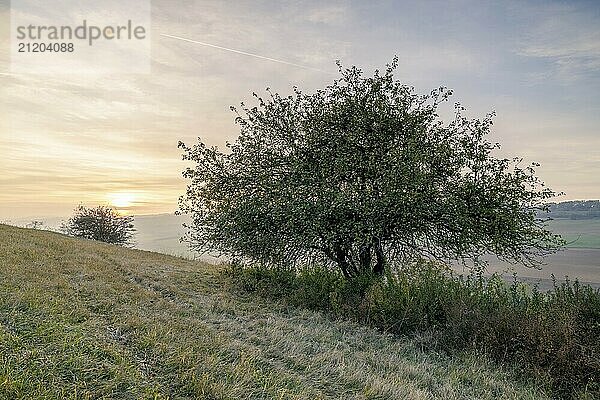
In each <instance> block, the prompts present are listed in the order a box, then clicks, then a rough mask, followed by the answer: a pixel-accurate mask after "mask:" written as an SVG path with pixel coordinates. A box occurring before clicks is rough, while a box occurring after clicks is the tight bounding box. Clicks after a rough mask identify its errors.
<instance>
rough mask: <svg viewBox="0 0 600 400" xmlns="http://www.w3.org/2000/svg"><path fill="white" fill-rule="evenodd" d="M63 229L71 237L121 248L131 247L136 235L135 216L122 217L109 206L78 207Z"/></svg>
mask: <svg viewBox="0 0 600 400" xmlns="http://www.w3.org/2000/svg"><path fill="white" fill-rule="evenodd" d="M62 229H63V231H64V232H66V233H67V234H68V235H71V236H76V237H82V238H85V239H91V240H99V241H101V242H106V243H112V244H117V245H120V246H128V245H131V244H132V240H133V235H134V233H135V228H134V225H133V216H130V215H120V214H119V213H118V212H117V211H116V210H114V209H113V208H111V207H108V206H98V207H95V208H87V207H84V206H79V207H77V208H76V209H75V213H74V215H73V216H72V217H71V218H70V219H69V220H68V221H66V222H65V223H64V224H63V228H62Z"/></svg>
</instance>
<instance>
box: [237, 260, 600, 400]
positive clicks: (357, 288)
mask: <svg viewBox="0 0 600 400" xmlns="http://www.w3.org/2000/svg"><path fill="white" fill-rule="evenodd" d="M229 275H230V276H231V277H232V278H233V280H234V281H235V282H236V283H237V284H239V285H241V287H242V288H243V289H244V290H246V291H251V292H256V293H259V294H261V295H264V296H268V297H271V298H277V299H282V300H284V301H286V302H288V303H290V304H291V305H294V306H300V307H305V308H309V309H313V310H322V311H327V312H329V313H330V314H331V315H333V316H334V317H337V318H343V319H351V320H356V321H360V322H362V323H365V324H368V325H371V326H374V327H377V328H379V329H381V330H384V331H387V332H392V333H395V334H401V335H414V334H416V333H419V334H420V337H427V338H429V339H428V340H426V342H424V344H425V345H427V346H429V347H434V348H436V349H438V350H443V351H448V352H455V351H457V350H477V351H480V352H481V351H482V352H485V353H486V354H488V355H489V356H491V357H492V358H493V359H494V360H496V361H498V362H500V363H503V364H505V363H509V364H511V365H515V366H516V367H517V368H518V369H520V370H522V371H523V372H525V373H526V375H529V376H531V377H534V378H535V379H536V380H541V381H543V382H547V385H548V387H549V389H550V390H551V391H552V393H553V394H554V395H555V396H557V397H561V398H600V290H598V289H593V288H591V287H589V286H584V285H581V284H579V282H577V281H575V282H570V281H567V282H564V283H561V284H557V283H556V281H555V282H554V286H553V288H552V289H551V290H549V291H547V292H540V291H538V290H537V289H536V288H531V287H530V286H527V285H525V284H523V283H519V282H518V281H517V280H516V277H515V280H514V282H513V283H512V284H510V283H507V282H506V281H505V280H504V279H502V278H501V277H500V276H497V275H493V276H492V277H491V278H486V277H483V276H482V275H481V274H479V275H476V274H472V275H469V276H466V277H464V276H457V275H454V274H453V273H452V272H451V271H450V270H448V269H447V268H445V267H444V266H441V265H439V264H436V263H432V262H424V261H423V262H419V263H417V264H415V265H412V266H410V267H404V268H401V269H399V270H397V271H395V272H393V273H391V272H390V273H388V274H387V275H386V276H385V277H384V278H376V277H373V276H368V275H365V276H363V277H360V278H358V279H354V280H346V279H343V277H342V276H341V275H340V274H338V273H337V272H335V271H330V270H327V269H324V268H319V267H311V268H305V269H301V270H299V271H286V270H272V269H264V268H260V267H246V268H242V267H240V266H234V267H231V268H230V269H229ZM423 333H426V335H423Z"/></svg>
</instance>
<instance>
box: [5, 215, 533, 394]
mask: <svg viewBox="0 0 600 400" xmlns="http://www.w3.org/2000/svg"><path fill="white" fill-rule="evenodd" d="M541 397H542V395H541V393H539V392H537V391H536V390H535V389H534V388H532V387H531V386H527V385H526V384H524V383H516V382H515V381H513V380H511V379H510V376H509V374H508V373H506V372H503V371H499V370H498V369H497V367H493V366H491V365H490V364H489V363H487V362H485V360H482V359H481V358H479V357H475V356H464V357H461V358H450V357H447V356H443V355H439V354H435V353H431V352H423V351H421V350H420V349H419V348H418V345H417V342H416V341H412V340H409V339H398V338H393V337H391V336H389V335H385V334H382V333H378V332H376V331H373V330H371V329H367V328H364V327H360V326H358V325H355V324H352V323H349V322H337V321H332V320H330V319H328V318H326V317H324V316H322V315H321V314H319V313H313V312H308V311H302V310H296V309H289V308H286V307H284V306H282V305H279V304H276V303H270V302H267V301H266V300H259V299H257V298H255V297H250V296H241V295H239V294H236V293H235V292H234V291H232V290H230V289H229V288H228V287H227V283H226V280H225V279H224V278H223V277H222V276H221V274H220V273H219V269H218V267H214V266H210V265H207V264H202V263H196V262H192V261H188V260H184V259H180V258H175V257H170V256H165V255H161V254H157V253H150V252H143V251H137V250H127V249H122V248H118V247H115V246H110V245H105V244H101V243H96V242H90V241H84V240H77V239H72V238H67V237H64V236H62V235H58V234H54V233H49V232H44V231H33V230H27V229H19V228H13V227H8V226H5V225H0V398H7V399H13V398H28V399H29V398H57V399H58V398H61V399H62V398H73V399H74V398H173V399H179V398H206V399H221V398H223V399H227V398H253V399H259V398H281V399H288V398H299V399H319V398H342V399H347V398H348V399H352V398H355V399H386V398H390V399H391V398H393V399H430V398H444V399H461V398H465V399H466V398H481V399H486V398H489V399H495V398H507V399H510V398H514V399H517V398H519V399H521V398H541Z"/></svg>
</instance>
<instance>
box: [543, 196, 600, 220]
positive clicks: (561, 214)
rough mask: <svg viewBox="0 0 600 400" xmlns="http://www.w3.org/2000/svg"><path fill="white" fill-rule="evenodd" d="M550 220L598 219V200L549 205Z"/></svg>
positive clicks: (599, 214)
mask: <svg viewBox="0 0 600 400" xmlns="http://www.w3.org/2000/svg"><path fill="white" fill-rule="evenodd" d="M546 216H549V217H551V218H568V219H595V218H600V200H573V201H563V202H561V203H552V204H551V205H550V214H546Z"/></svg>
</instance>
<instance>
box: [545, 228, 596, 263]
mask: <svg viewBox="0 0 600 400" xmlns="http://www.w3.org/2000/svg"><path fill="white" fill-rule="evenodd" d="M548 224H549V227H550V228H551V229H552V230H553V231H554V232H556V233H559V234H561V235H562V236H563V238H564V239H565V240H566V241H567V242H568V245H567V246H568V247H571V248H586V249H600V218H595V219H578V220H572V219H555V220H553V221H550V222H549V223H548ZM599 263H600V261H599Z"/></svg>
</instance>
